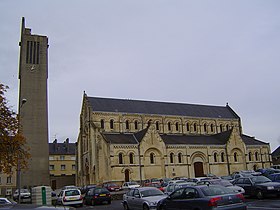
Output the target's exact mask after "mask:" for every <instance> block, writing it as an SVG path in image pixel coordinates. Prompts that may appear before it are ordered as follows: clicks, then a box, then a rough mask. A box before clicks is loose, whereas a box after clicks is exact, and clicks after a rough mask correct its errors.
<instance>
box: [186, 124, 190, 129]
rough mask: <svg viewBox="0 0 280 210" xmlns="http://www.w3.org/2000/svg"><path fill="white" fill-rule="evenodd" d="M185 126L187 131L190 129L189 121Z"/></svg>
mask: <svg viewBox="0 0 280 210" xmlns="http://www.w3.org/2000/svg"><path fill="white" fill-rule="evenodd" d="M186 127H187V131H190V124H189V123H187V124H186Z"/></svg>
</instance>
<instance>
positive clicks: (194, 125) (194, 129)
mask: <svg viewBox="0 0 280 210" xmlns="http://www.w3.org/2000/svg"><path fill="white" fill-rule="evenodd" d="M196 130H197V127H196V123H194V124H193V131H194V132H196Z"/></svg>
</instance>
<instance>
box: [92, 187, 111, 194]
mask: <svg viewBox="0 0 280 210" xmlns="http://www.w3.org/2000/svg"><path fill="white" fill-rule="evenodd" d="M102 193H105V194H106V193H109V191H108V190H107V189H105V188H95V194H102Z"/></svg>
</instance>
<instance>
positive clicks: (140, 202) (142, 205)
mask: <svg viewBox="0 0 280 210" xmlns="http://www.w3.org/2000/svg"><path fill="white" fill-rule="evenodd" d="M166 197H167V195H165V194H164V193H163V192H162V191H160V190H159V189H157V188H156V187H139V188H134V189H131V190H129V191H128V192H127V193H126V194H124V195H123V201H122V204H123V207H124V209H125V210H128V209H131V210H135V209H141V210H153V209H156V208H157V203H158V201H160V200H161V199H163V198H166Z"/></svg>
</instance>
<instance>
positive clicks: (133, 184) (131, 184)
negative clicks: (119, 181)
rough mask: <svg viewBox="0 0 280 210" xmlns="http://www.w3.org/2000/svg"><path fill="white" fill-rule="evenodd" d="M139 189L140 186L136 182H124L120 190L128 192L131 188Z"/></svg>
mask: <svg viewBox="0 0 280 210" xmlns="http://www.w3.org/2000/svg"><path fill="white" fill-rule="evenodd" d="M136 187H140V185H139V184H138V183H137V182H124V183H123V185H122V189H124V190H128V189H132V188H136Z"/></svg>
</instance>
